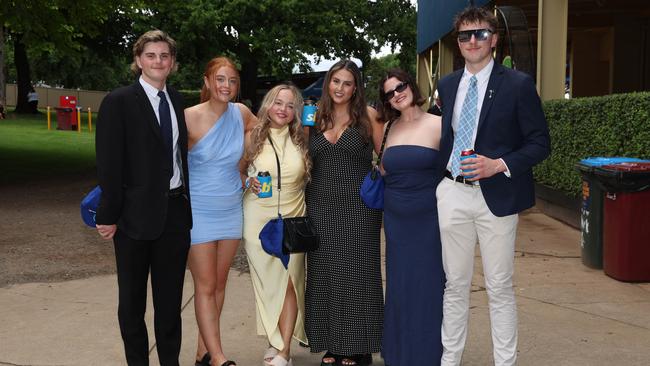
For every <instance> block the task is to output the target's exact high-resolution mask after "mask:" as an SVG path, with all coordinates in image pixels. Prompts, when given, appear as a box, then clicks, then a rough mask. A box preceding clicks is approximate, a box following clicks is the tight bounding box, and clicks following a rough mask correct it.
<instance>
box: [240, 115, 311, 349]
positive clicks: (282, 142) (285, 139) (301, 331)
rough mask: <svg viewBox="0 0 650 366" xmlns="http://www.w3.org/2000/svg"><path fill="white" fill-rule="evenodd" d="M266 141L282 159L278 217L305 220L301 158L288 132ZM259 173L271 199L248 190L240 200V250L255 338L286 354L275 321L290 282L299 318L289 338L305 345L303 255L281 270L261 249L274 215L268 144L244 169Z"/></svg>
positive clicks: (275, 201)
mask: <svg viewBox="0 0 650 366" xmlns="http://www.w3.org/2000/svg"><path fill="white" fill-rule="evenodd" d="M270 137H271V139H272V140H273V145H274V146H275V149H276V151H277V153H278V158H279V159H280V167H281V171H282V193H281V194H280V213H281V214H282V216H283V217H296V216H304V215H306V210H305V194H304V175H305V168H304V163H303V160H302V155H301V153H300V151H299V150H298V148H297V147H296V146H295V145H294V144H293V142H292V141H291V137H290V135H289V128H288V126H285V127H283V128H279V129H275V128H271V129H270ZM259 171H268V172H269V173H271V177H272V186H273V188H272V189H273V195H272V197H269V198H259V197H257V195H256V194H254V193H253V192H251V191H250V190H248V191H247V192H246V193H245V194H244V238H243V240H244V247H245V248H246V254H247V257H248V264H249V267H250V273H251V280H252V282H253V290H254V292H255V305H256V308H257V311H256V313H257V333H258V334H259V335H266V336H267V337H268V340H269V344H271V346H273V347H275V348H277V349H283V348H284V342H283V341H282V336H281V335H280V329H279V328H278V320H279V318H280V312H281V311H282V305H283V303H284V297H285V296H284V295H285V293H286V291H287V285H288V283H289V277H291V281H292V282H293V286H294V288H295V291H296V298H297V302H298V318H297V320H296V326H295V328H294V332H293V337H294V338H295V339H297V340H298V341H301V342H304V343H307V337H306V335H305V326H304V318H305V255H304V254H302V253H301V254H291V258H290V260H289V268H288V269H285V268H284V266H283V265H282V262H281V261H280V259H278V258H276V257H274V256H271V255H269V254H267V253H266V252H265V251H264V250H263V249H262V244H261V243H260V239H259V234H260V230H262V227H263V226H264V224H266V223H267V222H268V221H269V220H270V219H273V218H276V217H277V215H278V193H279V192H278V190H277V183H278V182H277V175H278V174H277V163H276V160H275V154H274V153H273V148H272V147H271V144H269V142H268V141H267V142H266V143H265V145H264V147H263V149H262V151H261V152H260V154H259V155H258V156H257V158H255V161H254V162H253V163H252V164H251V166H250V167H249V169H248V175H249V176H253V175H255V176H256V175H257V172H259Z"/></svg>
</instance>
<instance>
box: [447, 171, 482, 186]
mask: <svg viewBox="0 0 650 366" xmlns="http://www.w3.org/2000/svg"><path fill="white" fill-rule="evenodd" d="M445 178H449V179H451V180H453V181H455V182H458V183H463V184H467V185H468V186H475V185H476V184H474V182H471V181H469V180H467V179H465V177H464V176H462V175H458V176H456V178H454V177H453V176H452V175H451V172H450V171H449V170H445Z"/></svg>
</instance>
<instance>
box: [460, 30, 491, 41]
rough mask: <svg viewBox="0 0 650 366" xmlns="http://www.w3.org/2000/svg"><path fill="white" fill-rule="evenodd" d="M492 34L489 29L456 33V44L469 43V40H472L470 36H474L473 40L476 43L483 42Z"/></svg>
mask: <svg viewBox="0 0 650 366" xmlns="http://www.w3.org/2000/svg"><path fill="white" fill-rule="evenodd" d="M492 33H494V32H492V31H491V30H489V29H470V30H465V31H460V32H458V42H469V40H470V39H472V36H474V39H476V40H477V41H485V40H486V39H488V37H489V36H490V34H492Z"/></svg>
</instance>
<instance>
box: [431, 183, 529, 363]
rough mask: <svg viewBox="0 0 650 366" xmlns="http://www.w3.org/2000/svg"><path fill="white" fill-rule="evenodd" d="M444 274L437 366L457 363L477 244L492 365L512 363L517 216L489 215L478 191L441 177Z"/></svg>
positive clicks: (464, 335) (464, 333) (514, 357)
mask: <svg viewBox="0 0 650 366" xmlns="http://www.w3.org/2000/svg"><path fill="white" fill-rule="evenodd" d="M436 196H437V199H438V217H439V221H440V236H441V240H442V263H443V266H444V269H445V275H446V276H447V283H446V288H445V294H444V299H443V321H442V345H443V355H442V361H441V365H443V366H447V365H460V362H461V358H462V356H463V349H464V348H465V340H466V339H467V322H468V317H469V296H470V288H471V284H472V273H473V268H474V250H475V247H476V243H477V241H478V243H479V246H480V249H481V258H482V261H483V273H484V276H485V287H486V289H487V295H488V303H489V307H490V324H491V330H492V345H493V347H494V349H493V356H494V364H495V365H498V366H501V365H515V364H516V361H517V305H516V303H515V293H514V289H513V287H512V275H513V267H514V252H515V237H516V232H517V221H518V219H519V216H518V215H517V214H514V215H510V216H505V217H497V216H494V215H493V214H492V212H490V210H489V208H488V206H487V204H486V203H485V199H484V198H483V194H482V193H481V188H480V187H478V186H474V187H473V186H469V185H466V184H464V183H460V182H454V181H452V180H451V179H448V178H443V179H442V181H441V182H440V184H439V185H438V189H437V191H436Z"/></svg>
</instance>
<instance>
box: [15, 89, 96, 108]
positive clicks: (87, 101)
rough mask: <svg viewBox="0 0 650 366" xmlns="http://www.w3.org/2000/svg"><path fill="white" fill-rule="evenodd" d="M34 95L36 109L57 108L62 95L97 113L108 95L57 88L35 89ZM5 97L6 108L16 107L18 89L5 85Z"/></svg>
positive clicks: (91, 91) (92, 91)
mask: <svg viewBox="0 0 650 366" xmlns="http://www.w3.org/2000/svg"><path fill="white" fill-rule="evenodd" d="M34 90H36V93H38V107H39V108H47V107H48V106H49V107H52V108H55V107H58V106H59V97H60V96H62V95H73V96H75V97H77V106H78V107H81V108H83V109H84V110H87V109H88V108H89V107H90V109H91V110H92V111H94V112H97V111H98V110H99V105H100V104H101V103H102V100H103V99H104V97H105V96H106V94H108V92H101V91H95V90H77V89H57V88H42V87H35V88H34ZM6 92H7V93H6V95H7V106H15V105H16V95H17V94H18V88H17V87H16V84H7V89H6Z"/></svg>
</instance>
